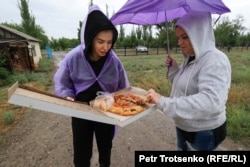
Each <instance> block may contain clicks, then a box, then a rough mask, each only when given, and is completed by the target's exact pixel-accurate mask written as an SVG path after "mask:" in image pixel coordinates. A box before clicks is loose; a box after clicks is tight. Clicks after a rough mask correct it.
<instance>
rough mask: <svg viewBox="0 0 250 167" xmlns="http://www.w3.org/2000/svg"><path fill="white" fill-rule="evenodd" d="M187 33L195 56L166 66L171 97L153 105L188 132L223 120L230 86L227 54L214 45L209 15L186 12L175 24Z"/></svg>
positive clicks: (209, 126) (224, 119)
mask: <svg viewBox="0 0 250 167" xmlns="http://www.w3.org/2000/svg"><path fill="white" fill-rule="evenodd" d="M176 25H177V26H179V27H182V28H183V29H184V30H185V32H186V33H187V35H188V37H189V39H190V41H191V43H192V46H193V49H194V52H195V59H194V60H193V61H191V62H190V63H188V58H189V56H188V55H184V61H183V63H182V64H181V65H180V66H178V65H176V66H172V67H170V69H169V74H168V75H169V76H168V78H169V79H170V81H171V82H172V85H173V86H172V91H171V96H170V97H169V98H168V97H163V96H162V97H161V98H160V100H159V102H158V103H157V107H158V108H159V109H160V110H162V111H163V112H164V113H165V114H166V115H167V116H169V117H172V118H173V119H174V121H175V123H176V126H177V127H178V128H180V129H182V130H185V131H188V132H197V131H201V130H210V129H214V128H217V127H219V126H220V125H222V124H223V123H224V122H225V121H226V102H227V99H228V92H229V89H230V85H231V65H230V62H229V60H228V57H227V56H226V55H225V54H224V53H223V52H221V51H219V50H218V49H217V48H216V46H215V38H214V32H213V27H212V20H211V14H210V13H208V12H189V13H188V14H186V15H185V16H183V17H182V18H181V19H179V20H178V22H177V23H176Z"/></svg>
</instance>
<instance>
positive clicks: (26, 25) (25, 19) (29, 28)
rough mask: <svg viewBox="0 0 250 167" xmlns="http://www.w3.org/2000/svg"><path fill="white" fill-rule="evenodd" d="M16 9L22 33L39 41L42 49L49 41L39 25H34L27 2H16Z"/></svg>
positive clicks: (21, 0)
mask: <svg viewBox="0 0 250 167" xmlns="http://www.w3.org/2000/svg"><path fill="white" fill-rule="evenodd" d="M18 7H19V10H20V14H21V17H22V22H21V27H22V32H24V33H26V34H28V35H30V36H32V37H35V38H38V39H40V40H41V41H42V43H41V47H42V48H43V47H45V45H46V44H47V43H48V41H49V39H48V37H47V36H46V35H45V31H44V29H43V28H42V27H41V26H40V25H37V24H36V19H35V17H34V16H32V15H31V14H30V12H29V5H28V2H27V1H26V0H20V1H19V2H18Z"/></svg>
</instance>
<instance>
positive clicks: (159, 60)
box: [0, 50, 250, 146]
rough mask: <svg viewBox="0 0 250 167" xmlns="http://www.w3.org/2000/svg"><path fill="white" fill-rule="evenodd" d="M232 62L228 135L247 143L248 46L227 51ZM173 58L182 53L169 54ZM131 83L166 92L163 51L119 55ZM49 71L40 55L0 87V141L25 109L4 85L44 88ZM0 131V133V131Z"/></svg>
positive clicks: (50, 64) (49, 62) (48, 64)
mask: <svg viewBox="0 0 250 167" xmlns="http://www.w3.org/2000/svg"><path fill="white" fill-rule="evenodd" d="M227 55H228V57H229V59H230V61H231V64H232V86H231V90H230V93H229V99H228V103H227V120H228V127H227V129H228V136H230V137H231V138H232V139H234V140H241V141H243V142H244V143H245V144H246V145H247V146H250V131H249V129H250V121H249V120H250V86H249V85H250V67H249V66H250V50H249V51H232V52H230V53H227ZM172 56H174V57H175V58H177V61H178V62H180V61H181V60H182V55H180V54H174V55H172ZM119 57H120V59H121V60H122V62H123V64H124V67H125V69H126V71H127V74H128V77H129V80H130V82H131V84H132V85H133V86H136V87H141V88H143V89H145V90H148V89H149V88H154V89H155V90H157V91H158V92H160V93H161V94H162V95H165V96H169V94H170V90H171V85H170V83H169V81H168V80H167V79H166V68H165V66H164V58H165V55H137V56H135V55H134V56H119ZM50 72H51V73H52V72H53V61H52V60H51V59H46V58H44V59H43V60H42V62H41V64H40V67H39V69H38V70H37V71H36V72H34V73H15V75H11V76H10V77H9V78H8V79H9V81H8V83H9V85H6V86H3V87H0V141H1V136H2V135H3V134H4V133H6V132H7V131H8V129H9V128H10V127H11V126H12V125H13V124H15V122H17V121H18V119H19V118H20V117H21V116H22V115H23V114H24V113H25V109H23V108H21V107H17V106H13V105H9V104H7V102H6V94H7V89H8V87H9V86H10V85H11V84H13V82H14V81H16V80H18V81H19V82H20V83H25V84H28V85H29V86H34V87H36V88H39V89H43V90H46V88H47V87H48V86H50V85H51V84H52V81H51V79H52V78H51V77H49V75H48V74H49V73H50ZM1 134H2V135H1Z"/></svg>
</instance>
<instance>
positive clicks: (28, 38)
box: [0, 24, 41, 42]
mask: <svg viewBox="0 0 250 167" xmlns="http://www.w3.org/2000/svg"><path fill="white" fill-rule="evenodd" d="M0 28H2V29H4V30H6V31H9V32H11V33H14V34H16V35H18V36H20V37H22V38H24V39H27V40H30V41H36V42H41V40H39V39H37V38H34V37H32V36H30V35H27V34H25V33H23V32H21V31H18V30H16V29H13V28H10V27H7V26H5V25H2V24H0Z"/></svg>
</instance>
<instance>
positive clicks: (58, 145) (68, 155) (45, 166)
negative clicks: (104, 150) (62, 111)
mask: <svg viewBox="0 0 250 167" xmlns="http://www.w3.org/2000/svg"><path fill="white" fill-rule="evenodd" d="M175 144H176V137H175V129H174V123H173V121H172V120H171V119H169V118H167V117H165V116H164V115H163V114H162V113H160V112H159V111H154V112H152V113H150V114H149V115H147V116H145V117H143V118H141V119H139V120H137V121H136V122H133V123H131V124H129V125H127V126H125V127H123V128H119V129H118V134H117V135H116V137H115V139H114V143H113V150H112V160H111V161H112V162H111V163H112V164H111V167H132V166H134V151H135V150H175V147H176V146H175ZM244 149H246V148H244V147H243V146H242V145H239V144H237V143H234V142H232V141H231V140H230V139H226V141H225V142H223V144H222V145H221V146H220V147H219V148H218V150H244ZM72 158H73V147H72V131H71V118H70V117H67V116H63V115H57V114H53V113H48V112H44V111H38V110H33V109H27V111H26V114H25V115H24V116H23V118H22V119H21V120H20V121H19V122H18V124H17V125H16V126H15V127H13V129H12V130H11V131H10V132H9V133H8V134H7V135H6V139H5V141H4V142H3V143H2V144H1V146H0V166H1V167H73V160H72ZM92 166H98V154H97V148H96V145H94V155H93V158H92Z"/></svg>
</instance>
